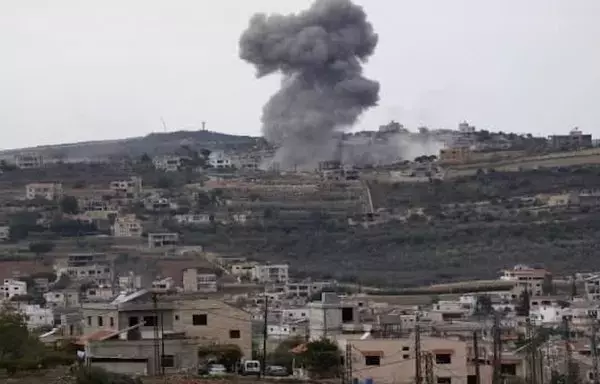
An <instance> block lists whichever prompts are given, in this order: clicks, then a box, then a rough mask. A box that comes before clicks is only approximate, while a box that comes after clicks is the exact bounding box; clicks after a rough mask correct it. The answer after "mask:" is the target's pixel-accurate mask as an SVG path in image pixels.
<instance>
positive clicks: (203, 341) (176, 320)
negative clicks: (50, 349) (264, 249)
mask: <svg viewBox="0 0 600 384" xmlns="http://www.w3.org/2000/svg"><path fill="white" fill-rule="evenodd" d="M82 311H83V324H84V336H83V337H82V340H81V342H82V343H84V344H86V345H87V347H86V350H87V351H88V355H89V357H90V358H91V359H92V362H93V361H94V359H95V358H98V357H107V358H108V357H115V356H120V358H122V359H141V360H145V363H144V364H145V366H146V367H148V364H150V363H149V362H148V361H147V360H148V359H149V358H151V355H152V353H153V352H152V349H153V347H152V345H153V341H154V340H153V339H154V335H155V332H156V331H157V332H158V336H159V338H161V340H160V341H159V343H161V344H162V341H164V342H165V351H166V354H171V353H172V354H173V355H174V356H173V359H174V360H175V362H174V364H172V365H174V368H181V367H182V365H181V364H182V361H184V360H186V359H192V360H193V362H192V363H190V364H192V365H193V363H195V362H196V361H197V360H195V359H196V358H197V351H198V346H201V345H214V344H235V345H238V346H239V347H240V349H241V350H242V352H243V354H244V356H245V357H248V358H249V357H250V356H251V354H252V333H251V315H250V314H249V313H247V312H245V311H242V310H240V309H238V308H235V307H232V306H230V305H228V304H225V303H224V302H222V301H219V300H214V299H206V298H192V297H187V298H186V297H173V296H170V297H169V296H165V297H162V298H161V299H160V301H159V302H158V303H157V304H156V305H155V304H154V303H153V302H152V295H151V293H150V292H148V291H139V292H136V293H133V294H131V295H125V296H119V297H118V298H116V299H115V300H114V301H113V302H111V303H109V304H104V303H86V304H83V307H82ZM173 344H174V345H173ZM181 344H185V345H191V346H192V347H190V348H189V349H187V348H184V350H178V349H177V348H176V346H181ZM167 345H170V346H171V347H172V349H167ZM171 347H169V348H171ZM148 351H150V352H149V353H147V352H148ZM171 351H172V352H171ZM148 355H150V357H149V356H148ZM169 359H170V360H171V358H169ZM144 364H136V366H137V367H138V368H139V366H144ZM150 365H151V364H150ZM170 365H171V364H170ZM184 365H185V366H187V364H184ZM111 366H112V367H114V369H128V368H124V367H128V366H129V365H128V364H119V368H117V367H116V366H114V365H111ZM193 367H194V368H196V367H197V366H196V365H193ZM169 368H172V367H169ZM112 369H113V368H111V370H112ZM147 369H148V373H152V372H155V371H153V369H155V368H152V367H151V366H150V367H148V368H147ZM127 373H130V371H127ZM131 373H133V372H131Z"/></svg>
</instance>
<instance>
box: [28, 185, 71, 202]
mask: <svg viewBox="0 0 600 384" xmlns="http://www.w3.org/2000/svg"><path fill="white" fill-rule="evenodd" d="M62 194H63V188H62V184H61V183H31V184H27V185H26V186H25V198H26V199H27V200H33V199H35V198H42V199H46V200H58V199H60V198H61V197H62Z"/></svg>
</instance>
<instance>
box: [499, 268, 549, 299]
mask: <svg viewBox="0 0 600 384" xmlns="http://www.w3.org/2000/svg"><path fill="white" fill-rule="evenodd" d="M551 276H552V275H551V274H550V272H548V271H547V270H546V269H544V268H531V267H528V266H526V265H522V264H520V265H516V266H515V267H514V268H513V269H508V270H504V271H503V275H502V276H500V280H505V281H514V282H515V283H516V284H515V288H513V295H514V296H515V298H516V297H518V296H519V295H520V294H521V293H522V292H523V291H524V290H525V289H527V290H528V291H529V293H530V294H531V295H533V296H542V294H543V285H544V280H545V279H547V278H549V277H551Z"/></svg>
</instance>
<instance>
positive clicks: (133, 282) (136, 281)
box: [118, 271, 144, 292]
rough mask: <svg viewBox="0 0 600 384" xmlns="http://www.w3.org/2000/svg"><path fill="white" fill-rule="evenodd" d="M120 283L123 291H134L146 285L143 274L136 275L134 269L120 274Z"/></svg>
mask: <svg viewBox="0 0 600 384" xmlns="http://www.w3.org/2000/svg"><path fill="white" fill-rule="evenodd" d="M118 285H119V289H120V290H121V291H125V292H134V291H138V290H140V289H142V288H143V287H144V281H143V277H142V275H136V274H134V273H133V272H132V271H130V272H129V273H128V274H126V275H124V276H119V278H118Z"/></svg>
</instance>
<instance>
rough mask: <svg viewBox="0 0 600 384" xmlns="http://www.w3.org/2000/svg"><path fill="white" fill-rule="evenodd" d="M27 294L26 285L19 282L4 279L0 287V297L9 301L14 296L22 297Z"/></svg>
mask: <svg viewBox="0 0 600 384" xmlns="http://www.w3.org/2000/svg"><path fill="white" fill-rule="evenodd" d="M26 294H27V283H26V282H24V281H21V280H15V279H4V283H3V284H2V285H1V286H0V297H2V298H4V299H11V298H13V297H14V296H23V295H26Z"/></svg>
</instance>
